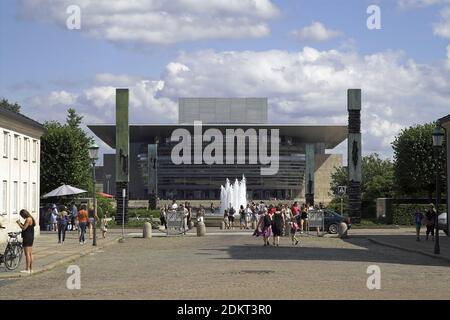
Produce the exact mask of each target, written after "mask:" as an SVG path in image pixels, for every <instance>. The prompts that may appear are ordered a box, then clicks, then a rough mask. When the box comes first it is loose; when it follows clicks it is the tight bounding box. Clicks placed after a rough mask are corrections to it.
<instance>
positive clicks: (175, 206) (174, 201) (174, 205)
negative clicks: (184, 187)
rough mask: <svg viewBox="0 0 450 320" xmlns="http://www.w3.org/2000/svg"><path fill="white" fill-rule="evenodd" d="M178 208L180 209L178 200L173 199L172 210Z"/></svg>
mask: <svg viewBox="0 0 450 320" xmlns="http://www.w3.org/2000/svg"><path fill="white" fill-rule="evenodd" d="M177 209H178V205H177V201H176V200H173V201H172V210H177Z"/></svg>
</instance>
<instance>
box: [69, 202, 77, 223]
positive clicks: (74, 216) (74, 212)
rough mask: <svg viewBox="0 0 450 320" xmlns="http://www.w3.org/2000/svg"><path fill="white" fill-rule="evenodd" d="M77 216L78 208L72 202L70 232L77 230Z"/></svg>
mask: <svg viewBox="0 0 450 320" xmlns="http://www.w3.org/2000/svg"><path fill="white" fill-rule="evenodd" d="M77 215H78V208H77V206H76V205H75V202H72V208H70V220H71V223H72V230H78V225H77Z"/></svg>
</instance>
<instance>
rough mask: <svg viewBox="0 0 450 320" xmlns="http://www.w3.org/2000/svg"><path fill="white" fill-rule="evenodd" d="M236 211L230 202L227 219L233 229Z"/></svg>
mask: <svg viewBox="0 0 450 320" xmlns="http://www.w3.org/2000/svg"><path fill="white" fill-rule="evenodd" d="M235 213H236V210H234V208H233V207H232V206H231V203H230V211H228V221H229V223H230V229H231V230H233V229H234V214H235Z"/></svg>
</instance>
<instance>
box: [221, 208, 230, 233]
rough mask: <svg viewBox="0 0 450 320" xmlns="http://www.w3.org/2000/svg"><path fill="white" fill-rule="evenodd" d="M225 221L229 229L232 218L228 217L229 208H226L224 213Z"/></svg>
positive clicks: (226, 227)
mask: <svg viewBox="0 0 450 320" xmlns="http://www.w3.org/2000/svg"><path fill="white" fill-rule="evenodd" d="M223 222H224V224H225V229H229V228H230V220H229V217H228V210H227V209H225V212H224V213H223Z"/></svg>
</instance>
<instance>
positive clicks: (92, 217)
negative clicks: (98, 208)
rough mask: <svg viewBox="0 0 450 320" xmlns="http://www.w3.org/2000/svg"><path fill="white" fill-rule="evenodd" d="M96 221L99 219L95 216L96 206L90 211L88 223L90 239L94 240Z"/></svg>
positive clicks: (91, 207) (90, 208)
mask: <svg viewBox="0 0 450 320" xmlns="http://www.w3.org/2000/svg"><path fill="white" fill-rule="evenodd" d="M96 220H98V217H97V216H96V214H95V210H94V206H93V205H91V206H90V207H89V211H88V223H87V227H88V229H89V239H92V233H93V229H94V223H95V221H96Z"/></svg>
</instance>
